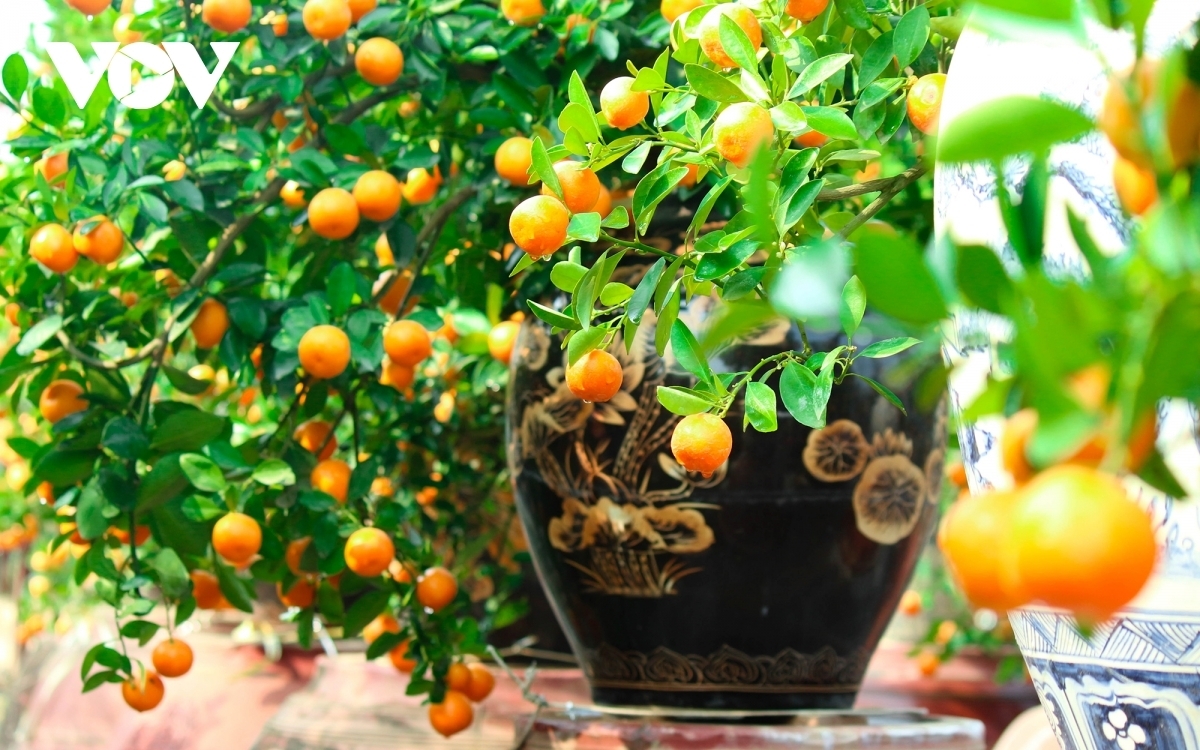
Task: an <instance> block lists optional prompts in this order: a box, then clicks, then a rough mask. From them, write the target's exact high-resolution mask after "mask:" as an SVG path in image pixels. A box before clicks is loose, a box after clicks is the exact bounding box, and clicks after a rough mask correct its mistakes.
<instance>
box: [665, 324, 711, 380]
mask: <svg viewBox="0 0 1200 750" xmlns="http://www.w3.org/2000/svg"><path fill="white" fill-rule="evenodd" d="M671 351H672V353H674V355H675V361H676V362H678V363H679V366H680V367H682V368H683V369H685V370H687V371H688V372H690V373H691V374H693V375H695V376H696V377H697V378H699V379H700V382H702V383H709V382H712V379H713V373H712V370H711V369H709V366H708V358H707V357H705V356H704V350H702V349H701V348H700V342H698V341H696V337H695V336H694V335H692V331H691V329H690V328H688V327H687V324H686V323H684V322H683V321H682V320H676V321H674V323H673V324H672V325H671Z"/></svg>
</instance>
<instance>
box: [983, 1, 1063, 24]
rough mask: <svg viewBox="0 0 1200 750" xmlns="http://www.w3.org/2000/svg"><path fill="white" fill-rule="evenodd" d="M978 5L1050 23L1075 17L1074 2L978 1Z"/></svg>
mask: <svg viewBox="0 0 1200 750" xmlns="http://www.w3.org/2000/svg"><path fill="white" fill-rule="evenodd" d="M978 4H979V5H980V6H983V7H987V8H995V9H996V10H1003V11H1007V12H1009V13H1014V14H1017V15H1022V16H1030V17H1032V18H1040V19H1045V20H1050V21H1070V20H1071V19H1072V18H1074V16H1075V7H1074V6H1075V2H1074V0H978Z"/></svg>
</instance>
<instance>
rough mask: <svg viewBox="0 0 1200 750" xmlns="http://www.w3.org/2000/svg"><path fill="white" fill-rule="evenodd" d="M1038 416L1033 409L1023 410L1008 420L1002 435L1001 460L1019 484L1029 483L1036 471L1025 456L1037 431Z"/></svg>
mask: <svg viewBox="0 0 1200 750" xmlns="http://www.w3.org/2000/svg"><path fill="white" fill-rule="evenodd" d="M1037 422H1038V415H1037V412H1036V411H1035V410H1033V409H1022V410H1020V411H1019V412H1017V413H1016V414H1013V415H1012V416H1011V417H1009V418H1008V422H1006V423H1005V425H1004V432H1002V433H1001V434H1000V458H1001V460H1002V462H1003V463H1004V468H1005V469H1007V470H1008V473H1009V474H1011V475H1012V478H1013V481H1014V482H1016V483H1017V484H1024V483H1025V482H1028V481H1029V480H1030V479H1031V478H1032V477H1033V475H1034V474H1035V473H1036V470H1035V469H1034V468H1033V466H1032V465H1031V464H1030V463H1029V459H1028V458H1027V457H1026V455H1025V448H1026V446H1027V445H1028V444H1029V439H1030V438H1031V437H1033V431H1034V430H1035V429H1037Z"/></svg>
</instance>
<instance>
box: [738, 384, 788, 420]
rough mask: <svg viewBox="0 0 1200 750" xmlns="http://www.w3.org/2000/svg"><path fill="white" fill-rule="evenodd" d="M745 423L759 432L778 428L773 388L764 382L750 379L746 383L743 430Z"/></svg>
mask: <svg viewBox="0 0 1200 750" xmlns="http://www.w3.org/2000/svg"><path fill="white" fill-rule="evenodd" d="M747 424H748V425H750V426H751V427H753V428H754V429H756V430H758V431H759V432H774V431H775V430H777V429H779V415H778V414H776V407H775V390H774V389H773V388H771V386H769V385H767V384H766V383H760V382H758V381H757V380H752V381H750V382H749V383H747V384H746V419H745V421H744V422H743V423H742V429H743V430H744V429H745V428H746V425H747Z"/></svg>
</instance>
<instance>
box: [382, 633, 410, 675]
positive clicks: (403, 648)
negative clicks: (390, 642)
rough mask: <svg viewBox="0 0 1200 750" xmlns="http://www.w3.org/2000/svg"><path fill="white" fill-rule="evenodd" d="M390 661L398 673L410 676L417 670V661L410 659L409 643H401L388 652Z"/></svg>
mask: <svg viewBox="0 0 1200 750" xmlns="http://www.w3.org/2000/svg"><path fill="white" fill-rule="evenodd" d="M388 659H390V660H391V662H392V666H393V667H395V668H396V670H397V671H399V672H403V673H404V674H409V673H410V672H412V671H413V670H414V669H416V668H417V660H416V659H410V658H408V641H401V642H400V643H399V644H398V645H397V646H396V647H395V648H393V649H392V650H391V651H389V652H388Z"/></svg>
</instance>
